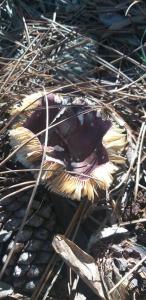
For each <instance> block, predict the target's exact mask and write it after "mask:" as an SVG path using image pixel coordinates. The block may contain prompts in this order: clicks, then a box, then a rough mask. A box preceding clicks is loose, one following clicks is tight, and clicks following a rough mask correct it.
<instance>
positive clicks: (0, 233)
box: [0, 230, 12, 243]
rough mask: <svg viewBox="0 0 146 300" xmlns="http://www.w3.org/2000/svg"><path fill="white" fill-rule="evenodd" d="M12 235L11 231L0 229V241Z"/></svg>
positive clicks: (4, 240) (2, 241)
mask: <svg viewBox="0 0 146 300" xmlns="http://www.w3.org/2000/svg"><path fill="white" fill-rule="evenodd" d="M11 235H12V231H9V232H8V231H7V230H1V231H0V243H4V242H6V241H7V240H8V239H9V238H10V237H11Z"/></svg>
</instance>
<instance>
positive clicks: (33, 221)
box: [28, 215, 44, 228]
mask: <svg viewBox="0 0 146 300" xmlns="http://www.w3.org/2000/svg"><path fill="white" fill-rule="evenodd" d="M43 222H44V220H43V218H41V217H39V216H37V215H34V216H33V217H32V218H30V220H29V222H28V224H29V225H30V226H32V227H36V228H38V227H40V226H41V225H42V223H43Z"/></svg>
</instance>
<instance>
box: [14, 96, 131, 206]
mask: <svg viewBox="0 0 146 300" xmlns="http://www.w3.org/2000/svg"><path fill="white" fill-rule="evenodd" d="M45 99H46V100H47V102H48V107H49V109H48V116H49V125H51V126H50V128H48V130H49V131H48V145H47V149H46V156H45V161H44V164H43V172H42V176H41V179H42V182H43V183H45V185H46V186H47V187H48V188H49V190H51V191H53V192H55V193H59V194H61V195H64V196H66V197H69V198H71V199H76V200H81V198H84V197H86V198H88V200H91V201H93V200H94V198H95V195H97V194H98V189H102V190H106V189H108V188H109V187H110V185H111V184H112V181H113V176H112V174H113V173H115V172H116V171H117V170H118V165H120V164H123V163H124V162H125V159H124V157H123V156H121V153H122V152H123V150H124V148H125V145H126V134H125V133H124V128H120V127H119V126H118V125H117V124H116V123H115V122H114V121H113V120H111V119H110V117H108V119H104V118H103V116H102V112H101V109H97V106H96V105H93V103H92V104H91V103H90V101H88V100H87V99H85V98H83V97H75V99H74V100H73V101H72V99H71V97H67V96H66V95H63V96H62V95H61V94H48V95H47V96H46V98H45V97H44V96H43V95H42V93H41V92H40V93H36V94H32V95H30V96H28V97H26V98H24V99H23V100H22V102H21V103H20V104H16V105H14V107H13V108H12V110H11V115H17V117H16V119H17V123H15V124H14V126H13V128H12V129H11V130H10V131H9V135H10V144H11V146H12V148H13V149H14V148H16V147H18V146H20V145H22V144H24V143H25V144H24V146H23V147H21V148H20V149H19V150H18V151H17V153H16V158H17V160H18V161H20V162H21V163H22V164H23V165H24V166H25V167H28V168H36V167H39V165H40V162H41V158H42V154H43V150H44V141H45V128H46V102H45V101H46V100H45ZM68 100H70V103H69V102H68ZM52 125H53V126H52ZM42 130H44V131H43V133H41V134H40V135H39V134H38V133H39V132H40V131H42ZM30 139H31V140H30ZM28 140H30V141H29V142H28V143H26V142H27V141H28Z"/></svg>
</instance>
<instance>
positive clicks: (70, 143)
mask: <svg viewBox="0 0 146 300" xmlns="http://www.w3.org/2000/svg"><path fill="white" fill-rule="evenodd" d="M47 100H48V106H49V111H48V114H49V123H52V122H53V120H54V119H55V118H56V120H57V121H62V120H64V122H61V123H60V124H59V125H57V126H55V127H54V128H52V129H50V130H49V138H48V151H47V152H48V155H49V156H50V157H53V158H56V159H59V160H61V161H62V162H63V163H64V164H65V166H66V169H67V170H68V171H73V172H78V173H84V174H90V173H91V171H92V170H94V168H95V167H97V166H98V165H101V164H104V163H106V162H108V161H109V159H108V153H107V151H106V149H105V147H104V146H103V144H102V138H103V136H104V135H105V134H106V132H107V131H108V130H109V129H110V127H111V121H110V120H103V119H102V118H101V116H99V115H98V114H97V111H96V110H95V108H94V107H93V110H92V111H91V106H88V107H87V106H86V109H88V110H87V113H86V110H85V107H84V106H82V105H78V106H77V107H74V106H73V107H72V106H71V105H69V106H68V107H66V108H63V113H60V112H61V108H60V107H61V106H60V103H58V102H57V101H56V100H55V96H54V95H53V94H50V95H48V96H47ZM89 110H90V111H89ZM59 113H60V116H58V115H59ZM65 119H67V120H65ZM55 122H56V121H55ZM23 126H24V127H25V128H27V129H29V130H31V131H32V132H33V133H34V134H36V133H38V132H40V131H41V130H43V129H45V127H46V105H45V100H44V98H42V101H41V104H40V105H39V106H38V107H37V109H35V111H34V112H33V113H32V114H31V116H29V117H28V118H27V120H26V121H25V123H24V124H23ZM44 135H45V134H43V135H41V136H40V137H39V139H40V142H41V144H42V145H43V144H44Z"/></svg>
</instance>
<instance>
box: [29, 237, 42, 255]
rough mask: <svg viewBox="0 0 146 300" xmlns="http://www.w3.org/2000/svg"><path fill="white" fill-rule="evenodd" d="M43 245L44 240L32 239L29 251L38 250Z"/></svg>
mask: <svg viewBox="0 0 146 300" xmlns="http://www.w3.org/2000/svg"><path fill="white" fill-rule="evenodd" d="M42 245H43V241H40V240H30V241H29V242H28V246H27V251H32V252H33V251H38V250H40V248H41V247H42Z"/></svg>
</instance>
